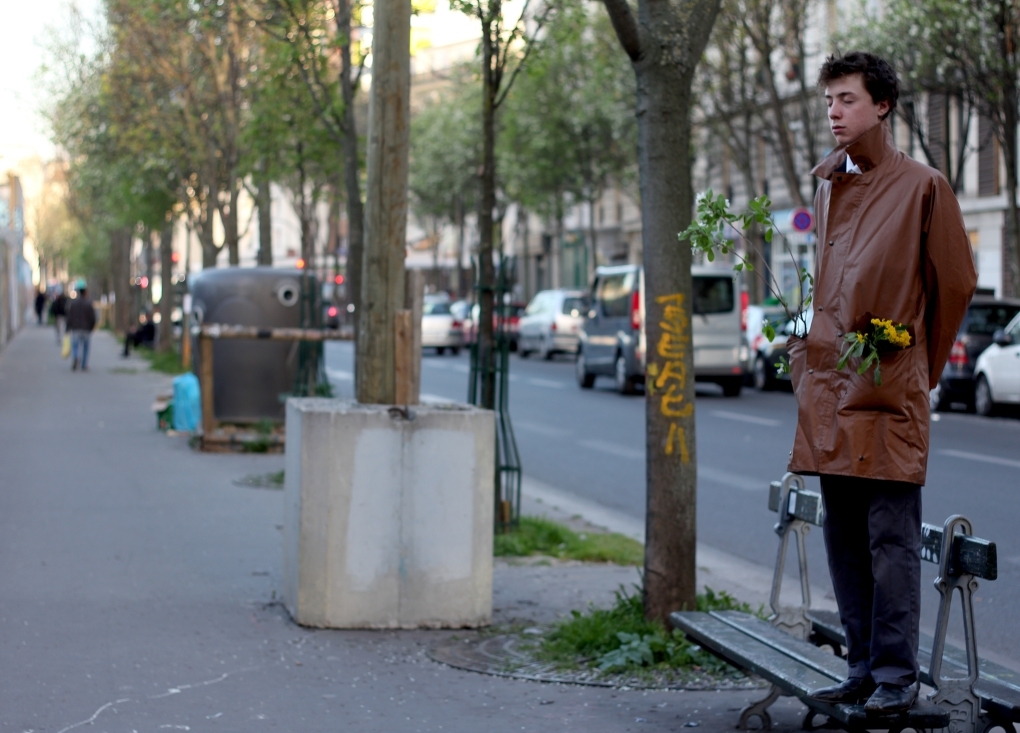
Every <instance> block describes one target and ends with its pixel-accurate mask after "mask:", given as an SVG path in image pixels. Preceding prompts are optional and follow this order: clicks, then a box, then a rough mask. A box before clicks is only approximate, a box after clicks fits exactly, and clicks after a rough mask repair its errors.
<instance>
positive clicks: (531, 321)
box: [517, 290, 588, 359]
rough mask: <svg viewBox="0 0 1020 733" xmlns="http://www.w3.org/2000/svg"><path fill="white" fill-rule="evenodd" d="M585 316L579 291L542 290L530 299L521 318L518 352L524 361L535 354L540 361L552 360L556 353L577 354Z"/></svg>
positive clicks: (582, 297)
mask: <svg viewBox="0 0 1020 733" xmlns="http://www.w3.org/2000/svg"><path fill="white" fill-rule="evenodd" d="M587 312H588V309H587V308H586V307H585V303H584V293H582V292H581V291H580V290H543V291H542V292H540V293H538V294H537V295H536V296H535V297H534V298H532V299H531V302H530V303H529V304H528V307H527V308H526V309H525V311H524V315H523V316H521V320H520V322H519V325H518V332H517V350H518V352H519V353H520V355H521V356H523V357H526V356H527V355H528V354H530V353H532V352H533V351H537V352H538V353H539V355H540V356H541V357H542V358H543V359H551V358H552V356H553V354H555V353H557V352H563V353H566V354H573V353H576V352H577V343H578V341H579V340H580V338H579V336H578V334H579V333H580V331H581V326H582V325H583V324H584V316H585V313H587Z"/></svg>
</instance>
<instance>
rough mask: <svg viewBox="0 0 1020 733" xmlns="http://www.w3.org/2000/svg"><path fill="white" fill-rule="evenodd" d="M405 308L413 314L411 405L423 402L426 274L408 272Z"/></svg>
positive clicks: (419, 271)
mask: <svg viewBox="0 0 1020 733" xmlns="http://www.w3.org/2000/svg"><path fill="white" fill-rule="evenodd" d="M404 285H405V287H404V308H406V309H407V310H408V311H410V313H411V329H412V343H411V391H410V400H409V401H408V402H407V404H409V405H417V404H418V403H419V402H420V401H421V317H422V309H423V301H424V299H425V273H424V272H423V271H422V270H408V271H407V273H406V276H405V278H404Z"/></svg>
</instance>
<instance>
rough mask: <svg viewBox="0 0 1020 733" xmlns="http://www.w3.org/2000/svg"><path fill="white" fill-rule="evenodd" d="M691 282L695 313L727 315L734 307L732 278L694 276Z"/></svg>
mask: <svg viewBox="0 0 1020 733" xmlns="http://www.w3.org/2000/svg"><path fill="white" fill-rule="evenodd" d="M692 280H693V286H694V312H695V313H704V314H711V313H729V312H731V311H732V310H733V308H734V307H735V306H736V302H735V301H734V298H733V278H732V277H724V276H711V275H695V276H694V277H693V278H692Z"/></svg>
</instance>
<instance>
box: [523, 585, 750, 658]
mask: <svg viewBox="0 0 1020 733" xmlns="http://www.w3.org/2000/svg"><path fill="white" fill-rule="evenodd" d="M640 590H641V589H640V588H637V587H635V591H636V592H634V593H628V592H627V591H626V589H624V588H622V587H621V588H620V590H618V591H617V592H616V603H615V604H614V605H613V606H612V607H611V608H605V609H602V608H594V607H592V608H589V609H588V611H586V612H584V613H582V612H580V611H573V612H572V614H571V617H570V618H569V619H566V620H564V621H561V622H560V623H558V624H556V626H554V627H553V630H552V631H551V632H550V633H549V634H547V635H546V636H545V638H544V639H543V640H542V643H541V647H540V650H539V653H540V654H541V656H542V657H543V658H545V659H547V660H549V661H552V662H555V663H557V664H560V665H562V666H565V667H570V666H580V665H587V666H595V667H597V668H598V669H599V670H600V671H602V672H620V671H627V670H634V669H640V668H656V667H658V668H669V669H680V668H686V669H701V670H705V671H709V672H713V673H726V672H728V671H732V670H731V668H730V666H729V665H728V664H726V663H725V662H723V661H722V660H720V659H718V658H717V657H715V656H714V655H712V654H710V653H708V652H706V651H704V650H703V649H702V648H701V647H699V646H697V645H696V644H693V643H692V642H690V641H689V640H688V639H687V637H686V636H685V635H684V634H683V632H681V631H680V630H678V629H674V630H668V629H666V627H665V626H663V625H662V624H661V623H660V622H658V621H647V620H646V619H645V613H644V603H643V602H642V600H641V592H640ZM697 610H698V611H721V610H725V611H729V610H736V611H744V612H747V613H752V610H751V608H750V606H748V605H747V604H746V603H740V602H738V601H737V600H736V599H735V598H733V596H731V595H730V594H728V593H726V592H720V593H717V592H715V591H713V590H712V589H711V588H705V592H704V593H700V594H698V596H697ZM760 613H761V609H759V614H760Z"/></svg>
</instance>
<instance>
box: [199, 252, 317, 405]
mask: <svg viewBox="0 0 1020 733" xmlns="http://www.w3.org/2000/svg"><path fill="white" fill-rule="evenodd" d="M302 277H308V278H311V280H312V286H313V288H314V289H313V291H312V292H317V290H318V287H319V286H318V282H317V280H316V278H315V277H314V276H313V275H310V274H305V273H303V272H302V271H301V270H297V269H282V268H273V267H250V268H243V269H242V268H237V267H231V268H224V269H210V270H204V271H203V272H201V273H200V274H199V275H197V276H195V277H194V279H193V281H192V287H191V293H192V320H191V322H192V324H193V325H200V324H213V323H219V324H225V325H237V326H255V327H258V328H299V327H301V280H302ZM197 346H198V345H197V344H195V347H196V348H195V351H194V353H195V354H196V356H198V355H199V351H198V348H197ZM298 348H299V344H298V342H296V341H293V342H288V341H269V340H243V339H230V340H226V339H225V340H217V341H214V342H213V384H214V392H215V394H214V395H213V398H214V405H215V415H216V419H217V420H221V421H225V422H238V423H251V422H258V421H260V420H267V419H268V420H275V421H281V422H282V421H283V419H284V414H285V412H284V410H285V406H284V398H283V396H284V395H287V394H290V392H291V391H292V390H293V388H294V379H295V376H296V374H297V369H298ZM196 368H197V365H196Z"/></svg>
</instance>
